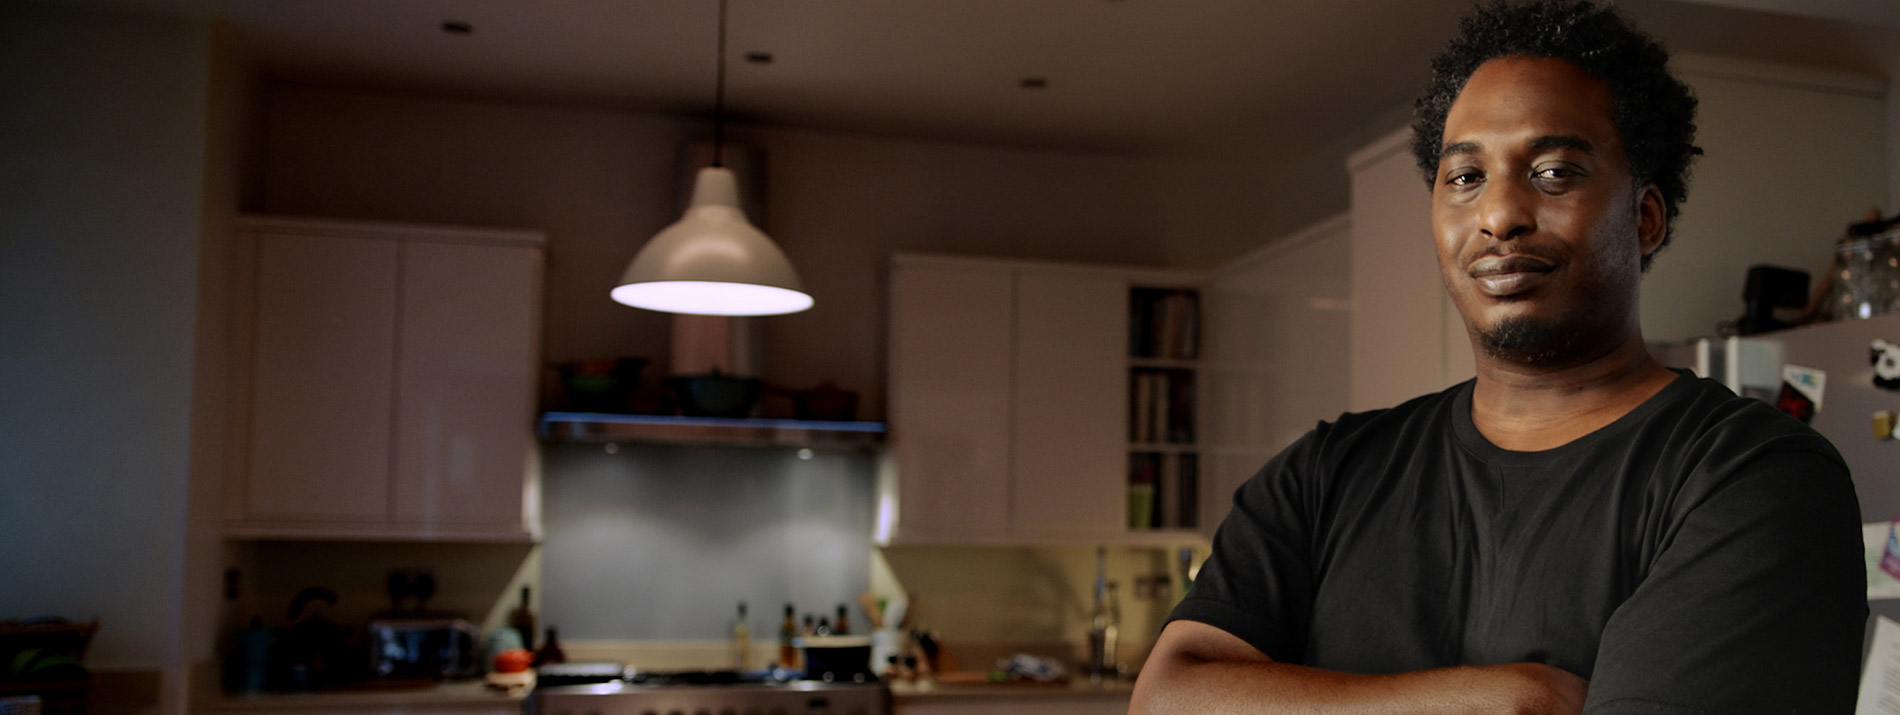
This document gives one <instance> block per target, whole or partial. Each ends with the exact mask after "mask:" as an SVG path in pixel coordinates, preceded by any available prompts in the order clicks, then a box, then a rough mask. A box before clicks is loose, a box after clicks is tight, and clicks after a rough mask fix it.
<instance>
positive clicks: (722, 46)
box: [712, 0, 726, 167]
mask: <svg viewBox="0 0 1900 715" xmlns="http://www.w3.org/2000/svg"><path fill="white" fill-rule="evenodd" d="M718 67H719V73H718V77H717V79H715V80H714V81H713V161H712V165H713V166H717V167H724V166H725V165H726V164H725V161H724V158H725V157H724V150H725V146H726V0H719V64H718Z"/></svg>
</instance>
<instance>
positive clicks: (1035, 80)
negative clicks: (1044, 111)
mask: <svg viewBox="0 0 1900 715" xmlns="http://www.w3.org/2000/svg"><path fill="white" fill-rule="evenodd" d="M1048 88H1049V78H1048V77H1024V78H1023V89H1048Z"/></svg>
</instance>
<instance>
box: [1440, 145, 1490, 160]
mask: <svg viewBox="0 0 1900 715" xmlns="http://www.w3.org/2000/svg"><path fill="white" fill-rule="evenodd" d="M1481 149H1482V147H1480V146H1478V143H1477V142H1454V143H1451V144H1446V145H1445V146H1444V148H1442V149H1439V150H1438V157H1439V158H1441V159H1442V158H1445V157H1448V156H1459V155H1464V154H1477V153H1479V152H1480V150H1481Z"/></svg>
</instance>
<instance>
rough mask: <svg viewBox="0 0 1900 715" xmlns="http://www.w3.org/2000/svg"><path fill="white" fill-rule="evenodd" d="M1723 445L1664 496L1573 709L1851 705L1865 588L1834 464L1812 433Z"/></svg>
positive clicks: (1847, 492) (1844, 484) (1785, 709)
mask: <svg viewBox="0 0 1900 715" xmlns="http://www.w3.org/2000/svg"><path fill="white" fill-rule="evenodd" d="M1735 446H1736V447H1740V448H1738V449H1729V450H1712V451H1711V452H1710V453H1711V454H1720V453H1724V452H1726V453H1730V454H1732V455H1733V456H1731V457H1728V458H1726V459H1723V460H1719V461H1712V460H1706V459H1705V460H1704V462H1703V463H1701V464H1697V465H1693V466H1692V469H1693V471H1692V472H1691V478H1690V479H1689V480H1688V481H1687V482H1685V485H1686V486H1685V488H1684V489H1682V490H1681V491H1679V492H1678V493H1677V494H1675V496H1674V498H1675V499H1676V500H1677V503H1676V504H1673V505H1671V507H1670V509H1671V512H1672V513H1673V514H1675V515H1676V516H1674V517H1673V518H1672V520H1671V522H1670V524H1669V526H1668V528H1667V529H1666V530H1665V531H1664V532H1663V533H1661V534H1660V535H1659V538H1660V539H1661V542H1660V543H1661V548H1660V549H1659V550H1658V551H1656V556H1655V557H1654V558H1653V559H1652V561H1651V563H1650V565H1649V570H1648V573H1647V575H1646V576H1645V577H1644V579H1643V581H1642V582H1641V583H1640V584H1639V585H1638V586H1637V588H1636V590H1635V592H1634V593H1633V594H1632V595H1631V596H1630V598H1629V599H1628V600H1626V601H1624V602H1623V604H1622V605H1620V606H1619V607H1618V608H1617V609H1616V611H1615V612H1614V613H1612V614H1611V616H1610V619H1609V621H1608V623H1607V624H1606V626H1605V629H1604V631H1603V636H1602V640H1601V645H1600V647H1599V649H1598V651H1597V659H1596V665H1595V672H1594V674H1593V675H1592V677H1591V682H1590V692H1589V702H1588V703H1587V704H1586V708H1585V712H1586V713H1590V714H1591V715H1608V714H1610V713H1724V714H1726V713H1789V712H1800V713H1842V714H1846V713H1852V712H1853V710H1854V700H1855V688H1856V683H1857V681H1858V677H1859V668H1860V647H1861V638H1862V633H1863V628H1864V625H1865V621H1866V617H1867V603H1866V593H1867V590H1866V589H1867V585H1866V571H1865V568H1866V566H1865V563H1864V561H1863V557H1862V555H1861V553H1862V552H1861V536H1860V526H1859V523H1860V515H1859V506H1858V504H1857V502H1856V500H1855V497H1854V491H1853V484H1852V482H1851V480H1850V479H1849V477H1848V474H1847V468H1846V466H1845V465H1844V464H1843V463H1842V462H1841V461H1840V458H1839V456H1838V455H1836V454H1835V453H1834V452H1833V450H1832V449H1831V448H1829V447H1828V446H1827V445H1826V444H1825V443H1824V442H1822V441H1821V440H1820V438H1819V437H1816V436H1811V435H1808V436H1785V437H1779V438H1774V439H1771V440H1768V441H1766V442H1762V443H1758V444H1755V445H1750V446H1746V447H1742V446H1740V445H1735Z"/></svg>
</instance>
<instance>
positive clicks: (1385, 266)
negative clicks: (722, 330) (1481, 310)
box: [1346, 129, 1475, 411]
mask: <svg viewBox="0 0 1900 715" xmlns="http://www.w3.org/2000/svg"><path fill="white" fill-rule="evenodd" d="M1411 140H1412V130H1411V129H1401V130H1399V131H1396V132H1393V133H1391V134H1388V135H1386V136H1385V137H1384V138H1382V139H1380V140H1379V141H1376V142H1373V143H1372V144H1371V145H1368V146H1367V147H1366V148H1364V149H1361V150H1359V151H1357V152H1354V153H1353V154H1352V155H1351V156H1350V157H1348V158H1347V160H1346V166H1347V169H1348V170H1349V171H1350V172H1351V174H1352V209H1351V211H1350V214H1349V215H1350V220H1349V225H1350V226H1351V228H1350V230H1351V232H1352V250H1351V261H1350V266H1351V268H1350V271H1351V275H1352V321H1351V323H1352V324H1351V328H1350V331H1349V334H1350V336H1351V339H1350V348H1349V350H1348V355H1349V356H1350V358H1349V359H1350V365H1351V370H1350V372H1351V379H1350V380H1349V381H1348V384H1349V397H1348V399H1347V406H1348V408H1349V409H1351V410H1355V411H1357V410H1371V409H1378V408H1381V407H1391V406H1393V405H1396V404H1399V403H1400V402H1403V401H1405V400H1407V399H1410V398H1413V397H1417V396H1419V395H1422V394H1425V393H1427V392H1434V391H1437V390H1440V389H1443V388H1445V387H1448V386H1450V385H1452V384H1455V383H1457V382H1460V381H1462V380H1465V379H1467V378H1469V377H1471V376H1472V375H1473V374H1475V369H1474V368H1473V363H1472V360H1471V343H1470V341H1469V340H1468V339H1467V338H1466V337H1465V324H1464V320H1463V319H1462V318H1460V317H1459V316H1458V309H1457V307H1456V306H1453V305H1452V303H1451V298H1450V297H1449V296H1447V295H1446V294H1445V287H1444V282H1443V280H1442V279H1440V278H1439V276H1438V252H1437V249H1436V248H1435V247H1434V242H1433V238H1432V202H1431V198H1432V197H1431V192H1430V191H1429V187H1427V186H1426V185H1425V181H1424V179H1422V178H1420V177H1419V173H1418V167H1417V164H1416V163H1414V162H1413V160H1412V152H1411Z"/></svg>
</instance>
